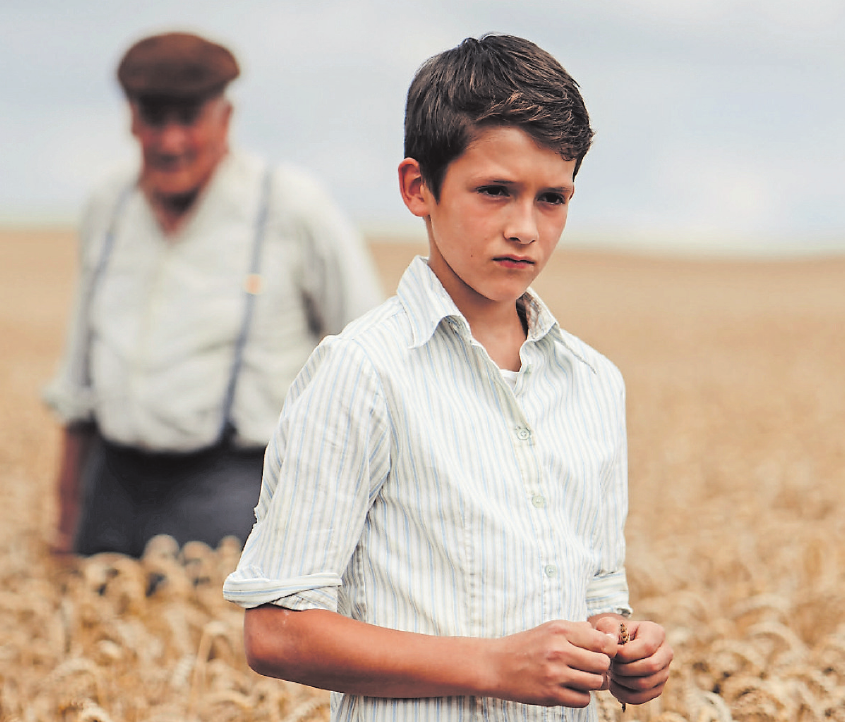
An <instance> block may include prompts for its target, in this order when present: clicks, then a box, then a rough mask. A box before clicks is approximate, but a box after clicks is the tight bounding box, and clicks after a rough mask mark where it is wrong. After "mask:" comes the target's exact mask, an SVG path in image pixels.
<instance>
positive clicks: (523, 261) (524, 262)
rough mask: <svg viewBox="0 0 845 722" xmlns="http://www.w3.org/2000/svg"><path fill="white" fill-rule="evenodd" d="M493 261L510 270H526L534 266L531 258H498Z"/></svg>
mask: <svg viewBox="0 0 845 722" xmlns="http://www.w3.org/2000/svg"><path fill="white" fill-rule="evenodd" d="M493 260H494V261H495V262H496V263H501V264H502V265H504V266H508V267H509V268H526V267H527V266H533V265H534V261H532V260H531V259H530V258H520V257H519V256H496V257H495V258H494V259H493Z"/></svg>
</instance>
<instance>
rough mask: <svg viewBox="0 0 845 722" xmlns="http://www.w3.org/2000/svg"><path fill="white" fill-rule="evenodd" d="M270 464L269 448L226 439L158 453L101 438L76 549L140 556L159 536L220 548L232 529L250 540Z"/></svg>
mask: <svg viewBox="0 0 845 722" xmlns="http://www.w3.org/2000/svg"><path fill="white" fill-rule="evenodd" d="M263 462H264V450H263V449H246V450H245V449H238V448H235V447H233V446H232V445H231V444H230V443H228V442H225V441H224V442H221V443H220V444H217V445H216V446H214V447H211V448H209V449H203V450H201V451H196V452H191V453H151V452H147V451H139V450H137V449H133V448H128V447H123V446H118V445H115V444H111V443H109V442H108V441H106V440H104V439H102V438H99V439H98V440H97V441H96V442H95V443H94V444H93V448H92V449H91V453H90V455H89V456H88V459H87V461H86V464H85V468H84V470H83V475H82V483H83V498H82V510H81V515H80V520H79V527H78V529H77V533H76V540H75V550H76V552H77V553H78V554H83V555H90V554H97V553H99V552H104V551H110V552H119V553H122V554H127V555H129V556H133V557H140V556H141V555H142V554H143V552H144V547H145V545H146V543H147V542H148V541H149V540H150V539H152V537H154V536H156V535H158V534H169V535H170V536H172V537H174V538H175V539H176V541H177V542H178V543H179V545H180V546H181V545H183V544H184V543H185V542H188V541H202V542H205V543H206V544H208V545H210V546H211V547H216V546H217V544H218V543H219V542H220V540H221V539H223V537H226V536H229V535H233V536H236V537H238V539H240V541H241V543H243V542H245V541H246V538H247V536H248V535H249V532H250V530H251V529H252V525H253V523H254V522H255V516H254V511H253V510H254V508H255V505H256V504H257V503H258V494H259V491H260V489H261V472H262V468H263Z"/></svg>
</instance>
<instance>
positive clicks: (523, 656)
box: [492, 620, 617, 707]
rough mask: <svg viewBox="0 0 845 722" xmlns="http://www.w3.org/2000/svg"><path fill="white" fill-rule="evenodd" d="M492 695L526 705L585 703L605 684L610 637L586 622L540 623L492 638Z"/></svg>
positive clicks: (612, 652)
mask: <svg viewBox="0 0 845 722" xmlns="http://www.w3.org/2000/svg"><path fill="white" fill-rule="evenodd" d="M496 648H497V653H496V655H495V660H496V665H497V674H496V681H495V683H494V686H495V689H494V690H492V694H493V696H496V697H499V698H501V699H509V700H513V701H516V702H523V703H527V704H538V705H545V706H556V705H563V706H566V707H586V706H587V705H588V704H589V703H590V692H591V691H593V690H598V689H603V688H606V679H607V674H608V671H609V669H610V660H611V658H612V657H613V656H614V655H615V654H616V651H617V644H616V636H615V635H610V634H606V633H604V632H600V631H597V630H595V629H593V627H592V625H590V624H589V623H588V622H565V621H562V620H557V621H553V622H546V623H545V624H542V625H540V626H539V627H536V628H534V629H530V630H528V631H526V632H519V633H517V634H512V635H509V636H507V637H503V638H502V639H499V640H496Z"/></svg>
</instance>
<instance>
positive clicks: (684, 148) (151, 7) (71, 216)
mask: <svg viewBox="0 0 845 722" xmlns="http://www.w3.org/2000/svg"><path fill="white" fill-rule="evenodd" d="M174 29H178V30H193V31H196V32H200V33H203V34H206V35H208V36H209V37H211V38H213V39H216V40H218V41H221V42H223V43H224V44H226V45H228V46H229V47H230V48H231V49H232V50H233V51H234V52H235V53H236V55H237V56H238V58H239V60H240V62H241V66H242V69H243V75H242V77H241V78H240V79H239V80H238V81H236V83H234V84H233V85H232V87H231V95H232V97H233V99H234V101H235V103H236V116H235V118H234V125H233V140H234V143H235V144H236V145H238V146H240V147H243V148H245V149H248V150H251V151H254V152H258V153H261V154H263V155H264V156H266V157H267V158H268V159H270V160H272V161H277V162H281V161H288V162H294V163H297V164H300V165H303V166H306V167H308V168H310V169H312V170H313V171H314V172H316V173H317V174H318V175H319V176H320V177H321V178H322V179H323V180H324V181H325V182H326V183H327V185H328V187H329V189H330V191H331V193H332V194H333V195H334V196H335V197H336V198H337V200H338V201H339V202H340V203H341V204H342V205H343V206H344V208H345V209H346V210H347V212H348V213H349V214H350V215H351V216H352V217H353V218H354V219H355V220H356V221H357V222H358V223H359V224H360V225H361V226H362V227H365V228H371V227H373V226H383V227H389V228H393V227H397V228H404V227H408V225H409V224H411V225H410V227H411V228H418V227H419V226H418V224H416V223H414V220H415V219H412V218H411V217H410V215H409V214H408V212H407V210H406V209H405V208H404V206H403V205H402V203H401V201H400V199H399V195H398V191H397V183H396V166H397V164H398V163H399V161H400V160H401V158H402V119H403V106H404V98H405V92H406V90H407V87H408V83H409V82H410V80H411V77H412V75H413V73H414V71H415V70H416V68H417V67H418V66H419V64H420V63H421V62H423V61H424V60H425V59H426V58H427V57H429V56H430V55H432V54H434V53H437V52H439V51H441V50H443V49H445V48H448V47H452V46H454V45H456V44H457V43H458V42H460V41H461V40H462V39H463V38H465V37H467V36H470V35H473V36H478V35H480V34H482V33H484V32H488V31H498V32H509V33H513V34H517V35H522V36H524V37H527V38H529V39H531V40H533V41H535V42H537V43H538V44H539V45H541V46H542V47H544V48H545V49H547V50H549V51H550V52H551V53H552V54H554V55H555V56H556V57H557V58H558V59H559V60H560V61H561V63H562V64H563V65H564V66H565V67H566V68H567V70H568V71H569V72H570V73H571V74H572V75H573V76H574V77H575V78H576V79H577V80H578V82H579V83H580V85H581V89H582V91H583V94H584V97H585V100H586V102H587V107H588V109H589V110H590V113H591V117H592V120H593V125H594V127H595V129H596V131H597V135H596V140H595V145H594V147H593V149H592V150H591V151H590V153H589V155H588V156H587V159H586V160H585V163H584V166H583V170H582V171H581V173H580V174H579V176H578V193H577V196H576V198H575V199H574V202H573V206H572V209H571V212H570V221H569V227H568V228H567V231H566V234H567V237H570V238H573V239H576V240H578V239H596V238H598V237H601V238H603V239H605V241H611V242H613V243H614V244H617V245H623V246H624V245H631V244H639V245H642V244H647V245H648V244H669V245H672V246H674V247H676V248H680V249H685V248H699V247H701V245H702V244H706V247H708V248H727V247H731V246H735V247H743V248H756V249H763V248H766V249H774V250H777V249H793V248H796V247H798V248H819V247H826V248H829V249H836V250H842V251H845V191H843V175H845V42H843V38H845V2H842V0H803V1H802V2H800V3H798V2H795V1H794V0H707V1H699V0H693V1H689V2H688V1H685V0H618V1H614V0H589V1H587V0H573V1H569V0H554V2H535V1H533V0H509V1H506V0H485V1H484V2H477V1H475V0H443V1H441V0H425V1H424V2H413V3H412V2H404V1H402V0H346V1H341V0H310V1H308V2H304V1H303V2H295V1H294V0H179V1H178V2H176V1H175V0H151V1H148V2H144V1H143V0H134V1H133V2H129V1H127V0H37V2H33V1H32V0H0V68H2V69H3V72H2V73H0V137H2V139H3V142H2V151H0V221H9V220H14V221H20V220H24V221H26V220H29V221H31V220H53V221H55V220H67V221H71V222H73V221H75V220H76V218H77V217H78V212H79V209H80V207H81V205H82V203H83V201H84V198H85V196H86V194H87V192H88V190H89V189H90V187H91V186H92V184H94V183H95V182H97V180H98V179H99V178H100V177H101V176H102V175H103V174H104V173H105V172H107V170H108V169H109V168H110V166H112V165H113V164H114V163H115V162H120V161H123V160H127V159H131V158H132V157H133V156H134V153H135V152H136V151H135V147H134V145H133V142H132V140H131V136H130V135H129V132H128V127H127V124H128V121H127V118H128V116H127V113H126V109H125V107H124V105H125V104H124V103H123V100H122V97H121V94H120V90H119V87H118V85H117V82H116V80H115V75H114V73H115V67H116V65H117V63H118V61H119V59H120V57H121V56H122V54H123V52H124V51H125V49H126V48H127V47H128V45H129V44H130V43H132V42H134V41H135V40H137V39H139V38H140V37H143V36H144V35H147V34H150V33H153V32H159V31H163V30H174Z"/></svg>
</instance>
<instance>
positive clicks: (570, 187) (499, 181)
mask: <svg viewBox="0 0 845 722" xmlns="http://www.w3.org/2000/svg"><path fill="white" fill-rule="evenodd" d="M483 185H503V186H515V185H518V182H517V181H513V180H505V179H503V178H491V179H489V180H487V181H484V183H483ZM544 190H546V191H553V192H555V193H574V192H575V184H574V183H564V184H563V185H560V186H547V187H546V188H545V189H544Z"/></svg>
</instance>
